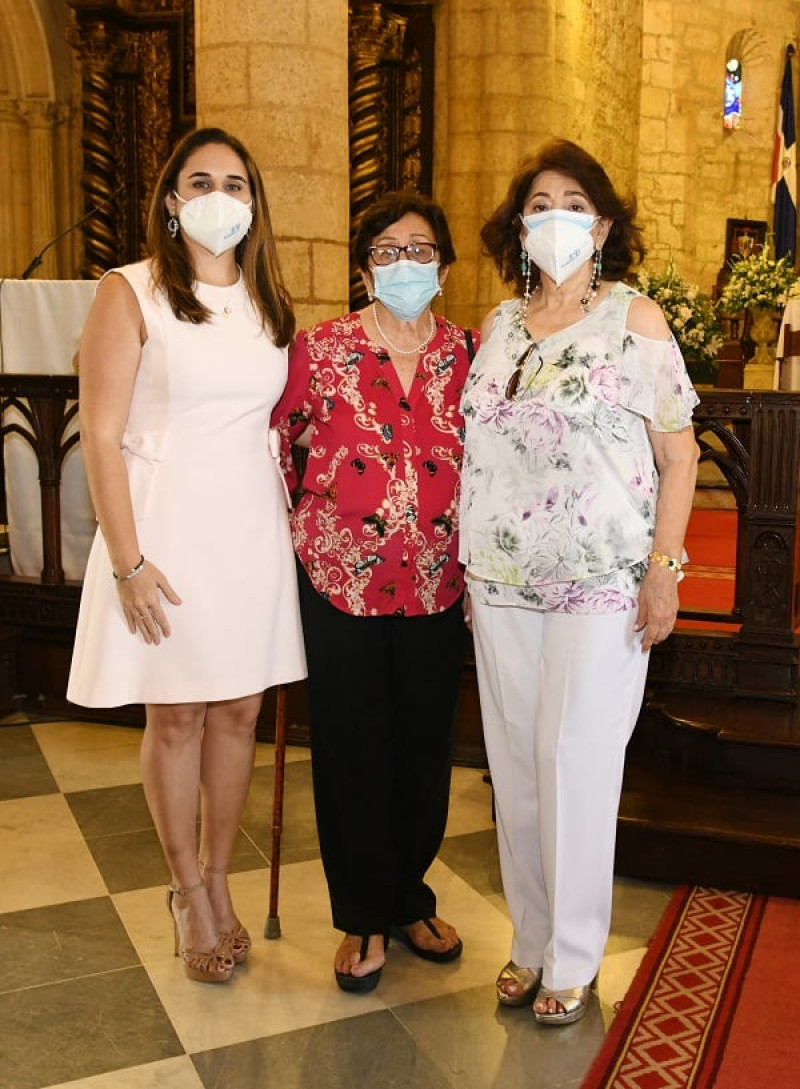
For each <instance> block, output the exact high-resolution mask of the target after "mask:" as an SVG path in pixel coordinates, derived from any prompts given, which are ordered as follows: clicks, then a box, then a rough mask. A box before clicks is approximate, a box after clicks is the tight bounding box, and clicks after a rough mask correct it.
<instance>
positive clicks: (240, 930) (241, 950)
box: [197, 858, 253, 964]
mask: <svg viewBox="0 0 800 1089" xmlns="http://www.w3.org/2000/svg"><path fill="white" fill-rule="evenodd" d="M197 862H198V864H199V866H200V874H201V876H202V877H203V879H205V875H206V874H207V873H221V874H227V872H228V870H227V868H226V867H224V866H207V865H206V864H205V862H203V860H202V858H198V860H197ZM219 937H220V941H221V942H224V943H225V944H226V945H227V946H228V947H229V948H230V950H231V956H232V957H233V959H234V962H235V963H236V964H244V962H245V961H246V960H247V957H248V955H249V953H250V950H251V949H252V947H253V939H252V938H251V937H250V934H249V932H248V931H247V930H246V929H245V927H243V926H242V924H241V923H240V922H239V920H238V919H236V918H235V916H234V924H233V926H232V927H231V929H230V930H223V931H221V932H220V936H219Z"/></svg>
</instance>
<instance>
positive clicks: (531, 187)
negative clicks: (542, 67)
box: [461, 141, 697, 1025]
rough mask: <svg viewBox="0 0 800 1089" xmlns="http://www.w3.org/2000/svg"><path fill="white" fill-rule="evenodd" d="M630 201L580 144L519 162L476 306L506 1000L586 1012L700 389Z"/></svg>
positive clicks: (668, 588) (476, 611)
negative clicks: (645, 283)
mask: <svg viewBox="0 0 800 1089" xmlns="http://www.w3.org/2000/svg"><path fill="white" fill-rule="evenodd" d="M633 212H634V207H633V203H632V202H630V203H626V202H624V201H622V200H621V199H620V198H619V197H618V196H617V194H616V193H615V191H614V189H613V187H612V185H611V183H610V181H609V179H608V177H607V175H606V173H605V171H604V170H603V168H602V167H601V166H600V164H599V163H598V162H596V161H595V160H594V159H593V158H592V157H591V156H589V155H588V154H587V153H586V152H585V151H583V150H582V149H581V148H579V147H576V145H575V144H571V143H569V142H566V141H559V142H556V143H553V144H551V145H549V146H548V147H546V148H544V149H543V150H542V151H541V152H540V153H539V155H538V156H537V157H536V158H534V159H530V160H528V161H527V162H525V163H524V164H523V166H522V167H521V169H520V170H519V172H518V173H517V175H516V176H515V177H514V179H513V180H512V182H511V186H510V188H509V192H508V195H507V197H506V199H505V200H504V201H503V203H502V204H501V205H500V207H499V208H498V209H497V210H496V211H495V212H494V214H493V215H492V216H491V218H490V219H489V221H488V223H487V224H486V225H485V227H484V229H483V231H482V238H483V241H484V245H485V247H486V249H487V250H488V252H489V254H490V256H491V257H492V258H493V259H494V261H495V263H496V265H497V267H498V270H499V272H500V274H501V276H502V277H503V279H504V280H505V282H507V283H510V284H512V285H513V286H514V288H515V290H516V293H517V297H516V298H514V299H512V300H510V301H508V302H503V303H501V304H500V306H499V307H497V308H496V309H495V310H494V311H493V312H492V313H491V314H490V315H489V316H488V318H487V319H486V322H485V324H484V328H483V329H482V336H483V347H482V348H481V351H480V352H479V354H478V356H477V358H476V360H475V364H474V366H473V368H472V371H471V373H470V376H469V379H468V382H467V387H466V390H465V395H464V401H463V408H464V415H465V421H466V442H465V456H464V474H463V479H462V511H461V532H462V537H461V557H462V560H463V562H464V564H465V565H466V573H467V586H468V588H469V595H470V605H469V608H470V611H471V615H472V624H473V634H474V638H475V650H476V660H477V666H478V681H479V689H480V698H481V712H482V718H483V724H484V731H485V736H486V747H487V752H488V756H489V764H490V768H491V773H492V783H493V785H494V789H495V797H496V809H497V828H498V839H499V846H500V858H501V866H502V873H503V885H504V890H505V895H506V899H507V901H508V905H509V910H510V913H511V918H512V922H513V925H514V936H513V941H512V947H511V960H510V961H509V963H508V964H507V965H506V966H505V968H503V969H502V971H501V972H500V975H499V977H498V979H497V997H498V1000H499V1001H500V1002H501V1003H503V1004H504V1005H513V1006H519V1005H526V1004H531V1003H532V1004H533V1011H534V1015H535V1017H536V1019H537V1021H539V1022H541V1023H543V1024H548V1025H564V1024H569V1023H571V1022H573V1021H577V1020H578V1019H579V1018H580V1017H582V1016H583V1014H584V1012H585V1010H586V1004H587V1000H588V996H589V989H590V985H591V982H592V981H593V979H594V977H595V975H596V974H597V970H598V967H599V965H600V961H601V959H602V956H603V948H604V945H605V942H606V938H607V936H608V929H609V922H610V914H611V893H612V883H613V860H614V839H615V830H616V817H617V809H618V806H619V795H620V788H621V781H622V770H623V761H624V755H625V746H626V744H627V741H628V739H629V737H630V734H631V732H632V730H633V727H634V724H635V722H636V718H637V715H638V711H639V707H640V704H641V700H642V694H643V691H644V683H645V676H646V672H647V663H648V656H649V655H648V652H649V650H650V647H651V646H652V645H653V644H654V643H659V642H661V641H662V640H663V639H665V638H666V637H667V636H668V635H669V633H670V631H671V630H672V627H673V625H674V623H675V618H676V615H677V608H678V591H677V583H678V579H679V578H680V571H681V566H682V556H683V539H684V534H685V531H686V524H687V521H688V517H689V513H690V510H691V504H692V496H693V493H694V483H695V474H696V465H697V447H696V444H695V441H694V435H693V431H692V427H691V414H692V408H693V406H694V405H695V404H696V402H697V397H696V395H695V393H694V391H693V389H692V387H691V384H690V382H689V379H688V377H687V374H686V369H685V367H684V364H683V360H682V358H681V355H680V352H679V349H678V347H677V345H676V343H675V341H674V339H673V338H672V336H671V335H670V332H669V329H668V327H667V324H666V322H665V319H664V316H663V314H662V312H661V310H660V309H659V307H658V306H657V304H656V303H654V302H653V301H652V300H651V299H648V298H645V297H644V296H642V295H640V294H639V293H638V292H636V291H634V290H633V289H632V288H630V287H627V286H626V285H625V284H623V283H622V282H621V281H622V277H623V276H625V275H626V274H627V273H628V272H629V270H630V268H631V266H632V264H633V262H634V258H635V257H638V258H641V256H642V255H643V252H644V251H643V246H642V243H641V238H640V234H639V231H638V228H637V227H636V226H635V225H634V223H633Z"/></svg>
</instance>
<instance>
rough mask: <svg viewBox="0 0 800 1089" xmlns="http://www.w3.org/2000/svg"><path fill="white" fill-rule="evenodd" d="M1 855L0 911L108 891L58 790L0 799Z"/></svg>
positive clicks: (104, 893) (63, 900)
mask: <svg viewBox="0 0 800 1089" xmlns="http://www.w3.org/2000/svg"><path fill="white" fill-rule="evenodd" d="M0 858H2V860H3V880H2V882H0V912H6V911H25V910H27V909H28V908H35V907H42V906H43V905H45V904H61V903H65V902H67V901H70V900H84V899H88V898H89V897H93V896H106V895H107V893H108V890H107V889H106V886H105V882H104V881H103V879H102V877H101V876H100V873H99V871H98V869H97V866H96V865H95V863H94V859H93V858H92V856H91V853H90V851H89V848H88V847H87V846H86V842H85V840H84V838H83V836H82V835H81V833H80V830H79V828H78V826H77V824H76V823H75V818H74V817H73V816H72V813H71V811H70V808H69V806H68V805H67V803H66V801H65V800H64V798H63V797H62V796H61V795H60V794H44V795H41V796H39V797H35V798H18V799H15V800H13V801H5V802H0Z"/></svg>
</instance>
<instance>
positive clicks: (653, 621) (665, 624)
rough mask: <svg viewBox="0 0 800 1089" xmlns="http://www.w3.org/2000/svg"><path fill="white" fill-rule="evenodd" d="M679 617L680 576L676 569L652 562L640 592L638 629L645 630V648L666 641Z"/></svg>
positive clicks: (648, 648)
mask: <svg viewBox="0 0 800 1089" xmlns="http://www.w3.org/2000/svg"><path fill="white" fill-rule="evenodd" d="M677 616H678V577H677V575H676V573H675V572H674V571H670V569H669V568H668V567H662V566H661V565H660V564H656V563H651V564H650V567H649V568H648V570H647V574H646V575H645V577H644V581H643V582H642V586H641V590H640V591H639V614H638V616H637V618H636V625H635V630H636V631H640V632H643V633H644V634H643V636H642V650H650V648H651V647H652V646H653V645H654V644H655V643H663V642H664V640H665V639H666V638H667V636H668V635H669V634H670V632H671V631H672V629H673V628H674V627H675V620H676V618H677Z"/></svg>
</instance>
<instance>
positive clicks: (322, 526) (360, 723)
mask: <svg viewBox="0 0 800 1089" xmlns="http://www.w3.org/2000/svg"><path fill="white" fill-rule="evenodd" d="M355 258H356V261H357V263H358V266H359V268H360V270H361V274H362V277H363V279H364V283H365V285H366V288H367V291H368V293H369V297H370V299H371V300H372V301H371V303H370V305H369V306H367V307H366V308H365V309H364V310H361V311H359V312H357V313H352V314H348V315H347V316H346V317H341V318H337V319H334V320H333V321H327V322H323V323H322V324H320V325H317V326H316V327H315V328H313V329H311V330H309V331H307V332H305V333H301V334H300V335H299V336H298V338H297V340H296V342H295V345H294V348H293V350H292V353H291V356H290V364H289V381H288V385H287V387H286V391H285V393H284V395H283V397H282V399H281V401H280V402H279V404H278V405H277V407H276V409H275V415H274V417H273V419H274V422H275V423H276V424H277V425H278V427H279V428H280V429H281V432H282V435H283V437H284V440H285V443H284V446H285V449H284V455H285V456H286V465H287V468H288V467H289V466H290V463H291V459H290V458H289V457H288V451H289V444H290V443H291V442H294V441H297V440H299V442H300V444H302V445H306V446H308V461H307V466H306V469H305V473H304V477H303V489H302V497H301V498H300V500H299V502H298V504H297V507H296V510H295V512H294V515H293V521H292V533H293V538H294V546H295V551H296V552H297V557H298V568H299V572H300V598H301V606H302V611H303V624H304V630H305V640H306V654H307V657H308V670H309V677H308V682H307V685H308V687H307V691H308V698H309V713H310V727H311V755H312V766H313V774H314V796H315V804H316V811H317V825H318V828H319V838H320V847H321V851H322V861H323V865H324V867H325V875H326V878H327V881H328V888H329V892H330V897H331V907H332V913H333V923H334V926H335V927H337V928H338V929H339V930H342V931H344V933H345V937H344V938H343V940H342V942H341V944H340V946H339V948H338V950H337V952H336V956H335V961H334V969H335V973H336V980H337V982H338V984H339V986H340V987H341V988H342V989H343V990H348V991H359V992H366V991H371V990H372V989H373V988H374V987H375V986H376V985H377V983H378V980H379V978H380V974H381V969H382V967H383V964H384V961H385V950H386V948H387V946H388V937H389V934H390V931H391V932H392V934H393V935H394V936H395V937H396V938H398V939H399V940H400V941H402V942H403V943H404V944H406V945H407V946H408V947H409V949H411V950H412V951H413V952H415V953H417V954H418V955H419V956H421V957H424V958H425V959H427V960H433V961H450V960H454V959H455V958H456V957H458V956H459V955H460V953H461V949H462V944H461V941H460V939H459V937H458V934H457V933H456V931H455V929H454V928H453V927H452V926H451V925H449V924H448V923H445V922H444V921H443V920H442V919H440V918H439V917H438V916H437V914H436V897H435V895H434V893H433V891H432V889H431V888H430V887H429V886H428V885H427V884H426V883H425V880H424V878H425V873H426V872H427V870H428V868H429V866H430V865H431V863H432V862H433V859H434V857H435V855H436V852H437V851H438V849H439V846H440V844H441V841H442V837H443V835H444V829H445V824H446V820H447V804H448V796H449V788H450V757H451V744H452V731H453V720H454V714H455V706H456V698H457V694H458V685H459V678H460V672H461V661H462V653H463V638H464V631H463V629H464V624H463V617H462V605H461V602H462V594H463V579H462V573H461V569H460V567H459V564H458V560H457V555H458V543H457V522H458V480H459V470H460V467H461V451H462V442H463V419H462V416H461V412H460V408H459V404H460V400H461V392H462V389H463V387H464V381H465V379H466V375H467V371H468V369H469V361H470V358H471V355H472V343H473V336H474V334H472V333H471V332H470V333H465V331H464V330H463V329H460V328H459V327H458V326H455V325H453V324H451V323H450V322H449V321H446V320H445V319H443V318H439V317H435V316H434V314H433V313H432V311H431V309H430V304H431V301H432V300H433V298H434V297H435V296H436V295H437V294H440V293H441V285H442V284H444V282H445V280H446V279H447V273H448V270H449V267H450V265H451V264H452V262H453V261H454V260H455V251H454V249H453V244H452V240H451V238H450V231H449V228H448V226H447V220H446V219H445V216H444V213H443V212H442V210H441V208H439V206H438V205H436V204H434V203H433V202H432V201H430V200H428V199H427V198H426V197H422V196H420V195H419V194H416V193H407V192H403V193H389V194H387V195H385V196H384V197H382V198H380V199H379V200H378V201H377V202H376V203H375V205H373V207H372V208H371V209H370V210H369V211H368V212H367V214H366V215H365V216H364V218H363V220H362V224H361V228H360V230H359V234H358V237H357V239H356V243H355Z"/></svg>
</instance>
